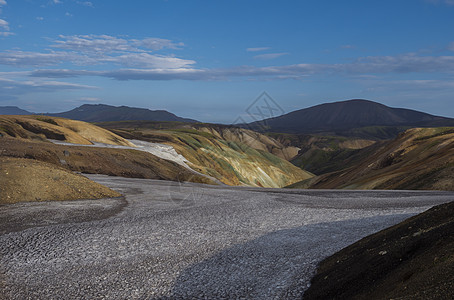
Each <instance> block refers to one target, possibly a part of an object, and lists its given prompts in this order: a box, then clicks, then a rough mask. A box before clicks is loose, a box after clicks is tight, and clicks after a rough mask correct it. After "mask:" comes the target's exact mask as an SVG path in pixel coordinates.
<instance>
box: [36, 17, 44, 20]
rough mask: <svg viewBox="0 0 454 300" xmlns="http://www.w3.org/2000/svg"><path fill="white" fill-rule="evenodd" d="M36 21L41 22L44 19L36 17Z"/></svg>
mask: <svg viewBox="0 0 454 300" xmlns="http://www.w3.org/2000/svg"><path fill="white" fill-rule="evenodd" d="M36 20H38V21H42V20H44V18H43V17H36Z"/></svg>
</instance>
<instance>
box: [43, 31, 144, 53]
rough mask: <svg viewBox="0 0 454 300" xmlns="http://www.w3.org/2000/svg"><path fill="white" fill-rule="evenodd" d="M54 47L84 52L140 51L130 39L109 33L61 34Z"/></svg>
mask: <svg viewBox="0 0 454 300" xmlns="http://www.w3.org/2000/svg"><path fill="white" fill-rule="evenodd" d="M52 47H55V48H60V49H65V50H72V51H79V52H82V53H87V52H92V53H93V52H99V53H112V52H123V51H138V49H137V48H136V47H133V46H131V45H130V43H129V42H128V40H126V39H121V38H116V37H113V36H108V35H74V36H65V35H60V36H59V40H56V41H55V44H54V45H52Z"/></svg>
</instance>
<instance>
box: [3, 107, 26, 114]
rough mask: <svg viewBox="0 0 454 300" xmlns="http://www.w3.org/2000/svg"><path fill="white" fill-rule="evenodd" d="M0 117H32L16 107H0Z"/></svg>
mask: <svg viewBox="0 0 454 300" xmlns="http://www.w3.org/2000/svg"><path fill="white" fill-rule="evenodd" d="M0 115H32V113H31V112H29V111H26V110H23V109H21V108H19V107H17V106H0Z"/></svg>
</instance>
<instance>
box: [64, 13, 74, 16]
mask: <svg viewBox="0 0 454 300" xmlns="http://www.w3.org/2000/svg"><path fill="white" fill-rule="evenodd" d="M65 16H67V17H72V16H73V14H70V13H69V12H66V13H65Z"/></svg>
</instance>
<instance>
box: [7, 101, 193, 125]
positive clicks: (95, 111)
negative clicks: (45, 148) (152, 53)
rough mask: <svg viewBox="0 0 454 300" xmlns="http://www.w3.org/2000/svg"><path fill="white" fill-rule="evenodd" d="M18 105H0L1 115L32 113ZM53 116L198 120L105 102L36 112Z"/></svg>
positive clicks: (95, 119) (91, 119) (104, 119)
mask: <svg viewBox="0 0 454 300" xmlns="http://www.w3.org/2000/svg"><path fill="white" fill-rule="evenodd" d="M32 114H35V113H31V112H28V111H26V110H23V109H20V108H18V107H16V106H0V115H32ZM36 114H41V115H47V116H52V117H61V118H67V119H72V120H79V121H85V122H109V121H131V120H134V121H137V120H140V121H171V122H186V123H197V122H198V121H196V120H192V119H187V118H181V117H178V116H176V115H174V114H172V113H170V112H168V111H165V110H150V109H146V108H137V107H128V106H111V105H105V104H84V105H82V106H79V107H77V108H74V109H72V110H70V111H66V112H61V113H36Z"/></svg>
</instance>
